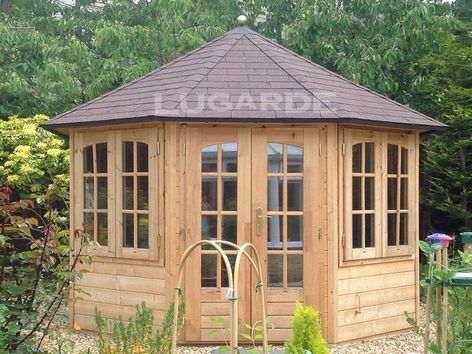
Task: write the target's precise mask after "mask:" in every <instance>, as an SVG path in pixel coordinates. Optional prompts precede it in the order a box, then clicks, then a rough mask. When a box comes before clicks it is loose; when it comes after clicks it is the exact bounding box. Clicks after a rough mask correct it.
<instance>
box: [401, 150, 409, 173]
mask: <svg viewBox="0 0 472 354" xmlns="http://www.w3.org/2000/svg"><path fill="white" fill-rule="evenodd" d="M401 173H403V174H407V173H408V149H405V148H404V147H402V167H401Z"/></svg>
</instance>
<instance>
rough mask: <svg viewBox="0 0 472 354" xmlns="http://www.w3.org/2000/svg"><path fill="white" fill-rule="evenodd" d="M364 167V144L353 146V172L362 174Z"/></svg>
mask: <svg viewBox="0 0 472 354" xmlns="http://www.w3.org/2000/svg"><path fill="white" fill-rule="evenodd" d="M361 167H362V144H355V145H353V146H352V172H354V173H359V172H361Z"/></svg>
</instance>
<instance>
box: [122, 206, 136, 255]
mask: <svg viewBox="0 0 472 354" xmlns="http://www.w3.org/2000/svg"><path fill="white" fill-rule="evenodd" d="M123 246H124V247H134V216H133V214H126V213H123Z"/></svg>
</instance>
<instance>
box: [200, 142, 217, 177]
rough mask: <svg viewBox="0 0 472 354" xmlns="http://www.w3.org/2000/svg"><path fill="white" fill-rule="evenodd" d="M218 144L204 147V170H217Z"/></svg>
mask: <svg viewBox="0 0 472 354" xmlns="http://www.w3.org/2000/svg"><path fill="white" fill-rule="evenodd" d="M217 167H218V145H210V146H206V147H204V148H203V149H202V172H217Z"/></svg>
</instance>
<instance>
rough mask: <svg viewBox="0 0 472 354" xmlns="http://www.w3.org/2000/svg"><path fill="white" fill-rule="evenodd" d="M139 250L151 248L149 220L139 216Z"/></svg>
mask: <svg viewBox="0 0 472 354" xmlns="http://www.w3.org/2000/svg"><path fill="white" fill-rule="evenodd" d="M138 248H149V218H148V216H147V215H146V214H138Z"/></svg>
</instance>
